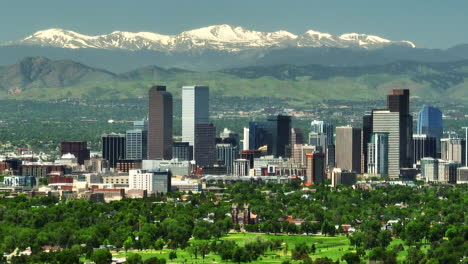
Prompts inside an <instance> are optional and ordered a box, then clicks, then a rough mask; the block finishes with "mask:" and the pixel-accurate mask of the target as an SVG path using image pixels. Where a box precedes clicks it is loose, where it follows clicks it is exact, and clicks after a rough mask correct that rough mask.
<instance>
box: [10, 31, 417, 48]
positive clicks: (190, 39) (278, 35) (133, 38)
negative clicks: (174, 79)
mask: <svg viewBox="0 0 468 264" xmlns="http://www.w3.org/2000/svg"><path fill="white" fill-rule="evenodd" d="M6 45H34V46H45V47H59V48H67V49H108V50H132V51H136V50H154V51H164V52H171V51H181V52H183V51H193V50H219V51H228V52H237V51H243V50H251V49H271V48H287V47H339V48H363V49H377V48H382V47H385V46H389V45H400V46H405V47H413V48H414V47H416V46H415V45H414V44H413V43H412V42H410V41H392V40H388V39H384V38H381V37H378V36H372V35H366V34H357V33H350V34H343V35H340V36H334V35H331V34H328V33H321V32H317V31H313V30H309V31H306V32H305V33H304V34H302V35H295V34H292V33H290V32H287V31H284V30H280V31H275V32H259V31H253V30H248V29H245V28H242V27H233V26H230V25H214V26H208V27H203V28H199V29H194V30H190V31H185V32H182V33H180V34H178V35H161V34H157V33H151V32H138V33H132V32H125V31H114V32H112V33H110V34H107V35H98V36H87V35H83V34H80V33H77V32H73V31H69V30H64V29H58V28H52V29H47V30H42V31H38V32H36V33H34V34H32V35H30V36H28V37H26V38H24V39H21V40H18V41H14V42H10V43H7V44H6Z"/></svg>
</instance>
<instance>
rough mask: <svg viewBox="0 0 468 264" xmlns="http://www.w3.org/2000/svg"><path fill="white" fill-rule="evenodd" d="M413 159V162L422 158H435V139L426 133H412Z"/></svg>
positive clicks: (418, 161) (417, 161) (416, 162)
mask: <svg viewBox="0 0 468 264" xmlns="http://www.w3.org/2000/svg"><path fill="white" fill-rule="evenodd" d="M413 153H414V154H413V160H414V163H415V164H418V163H420V162H421V159H422V158H427V157H431V158H437V140H436V138H435V137H431V136H429V135H426V134H414V135H413Z"/></svg>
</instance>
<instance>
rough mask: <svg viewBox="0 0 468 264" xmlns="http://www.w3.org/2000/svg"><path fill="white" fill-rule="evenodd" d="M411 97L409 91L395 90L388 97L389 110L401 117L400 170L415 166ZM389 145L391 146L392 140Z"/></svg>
mask: <svg viewBox="0 0 468 264" xmlns="http://www.w3.org/2000/svg"><path fill="white" fill-rule="evenodd" d="M409 97H410V92H409V90H408V89H393V90H392V94H389V95H387V109H388V110H389V111H390V112H392V113H395V112H398V113H399V115H400V117H399V119H400V120H399V128H400V133H399V134H400V135H399V144H400V168H411V167H412V166H413V117H412V116H411V114H410V107H409ZM374 132H376V131H374ZM390 137H391V136H390ZM389 145H391V140H390V139H389Z"/></svg>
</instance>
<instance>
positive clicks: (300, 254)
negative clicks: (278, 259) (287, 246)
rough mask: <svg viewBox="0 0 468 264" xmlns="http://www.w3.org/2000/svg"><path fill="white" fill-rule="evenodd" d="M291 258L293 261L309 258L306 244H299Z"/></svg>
mask: <svg viewBox="0 0 468 264" xmlns="http://www.w3.org/2000/svg"><path fill="white" fill-rule="evenodd" d="M291 258H292V259H293V260H303V259H306V258H309V247H308V246H307V245H306V243H298V244H296V246H295V247H294V249H293V251H292V256H291Z"/></svg>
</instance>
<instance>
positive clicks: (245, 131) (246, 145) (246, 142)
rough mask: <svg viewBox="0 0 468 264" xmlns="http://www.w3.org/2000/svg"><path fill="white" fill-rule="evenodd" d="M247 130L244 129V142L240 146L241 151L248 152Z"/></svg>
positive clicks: (246, 128)
mask: <svg viewBox="0 0 468 264" xmlns="http://www.w3.org/2000/svg"><path fill="white" fill-rule="evenodd" d="M249 144H250V142H249V128H248V127H244V142H243V146H242V150H249Z"/></svg>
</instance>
